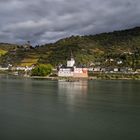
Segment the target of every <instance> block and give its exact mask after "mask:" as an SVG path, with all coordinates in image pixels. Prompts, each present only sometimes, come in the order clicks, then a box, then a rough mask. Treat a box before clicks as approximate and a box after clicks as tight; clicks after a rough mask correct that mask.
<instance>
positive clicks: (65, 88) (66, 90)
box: [58, 81, 88, 105]
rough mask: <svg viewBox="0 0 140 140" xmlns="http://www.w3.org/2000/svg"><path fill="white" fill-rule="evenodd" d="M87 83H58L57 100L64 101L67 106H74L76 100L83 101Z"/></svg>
mask: <svg viewBox="0 0 140 140" xmlns="http://www.w3.org/2000/svg"><path fill="white" fill-rule="evenodd" d="M87 89H88V81H79V82H64V81H58V95H59V99H60V100H61V99H62V98H63V99H62V100H64V98H65V100H66V102H67V104H69V105H75V104H76V103H77V100H78V101H79V99H81V100H82V99H85V98H86V96H87V93H88V91H87Z"/></svg>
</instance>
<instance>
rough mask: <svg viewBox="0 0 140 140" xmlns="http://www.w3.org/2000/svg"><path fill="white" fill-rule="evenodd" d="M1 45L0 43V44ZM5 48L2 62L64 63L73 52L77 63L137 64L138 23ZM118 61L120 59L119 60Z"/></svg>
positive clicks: (139, 49) (139, 45)
mask: <svg viewBox="0 0 140 140" xmlns="http://www.w3.org/2000/svg"><path fill="white" fill-rule="evenodd" d="M1 48H3V47H1V45H0V49H1ZM6 48H9V47H6ZM13 49H14V48H13ZM3 50H4V49H3ZM9 50H10V51H9ZM6 51H7V53H5V54H3V55H2V56H1V57H0V63H1V64H7V63H12V64H13V65H22V66H24V65H32V64H35V63H51V64H53V65H54V66H57V65H58V64H61V63H63V64H65V63H66V60H67V59H69V58H70V55H71V52H72V53H73V55H74V57H75V59H76V62H77V65H86V66H89V65H93V66H94V65H96V66H118V67H123V66H125V67H126V66H128V67H134V68H135V67H139V66H140V27H136V28H133V29H129V30H123V31H115V32H111V33H102V34H98V35H87V36H71V37H69V38H64V39H61V40H59V41H57V42H56V43H52V44H45V45H42V46H36V47H35V48H34V49H33V48H32V49H29V50H24V49H21V48H17V49H16V51H15V52H12V51H11V49H6ZM118 61H122V62H123V63H122V64H118V63H117V62H118Z"/></svg>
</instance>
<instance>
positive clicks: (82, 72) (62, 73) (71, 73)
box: [58, 56, 88, 78]
mask: <svg viewBox="0 0 140 140" xmlns="http://www.w3.org/2000/svg"><path fill="white" fill-rule="evenodd" d="M58 76H59V77H75V78H87V77H88V70H87V68H77V67H76V66H75V60H74V58H73V57H72V56H71V59H70V60H68V61H67V66H66V67H63V66H62V67H60V68H59V70H58Z"/></svg>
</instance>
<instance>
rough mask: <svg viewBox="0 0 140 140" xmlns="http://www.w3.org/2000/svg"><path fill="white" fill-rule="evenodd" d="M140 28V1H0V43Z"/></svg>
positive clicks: (39, 42) (56, 38) (42, 40)
mask: <svg viewBox="0 0 140 140" xmlns="http://www.w3.org/2000/svg"><path fill="white" fill-rule="evenodd" d="M135 26H140V0H0V42H9V43H23V42H26V41H27V40H30V41H31V43H33V44H44V43H49V42H54V41H56V40H58V39H61V38H64V37H68V36H71V35H85V34H97V33H102V32H110V31H114V30H121V29H127V28H131V27H135Z"/></svg>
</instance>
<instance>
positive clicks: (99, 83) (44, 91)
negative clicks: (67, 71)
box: [0, 76, 140, 140]
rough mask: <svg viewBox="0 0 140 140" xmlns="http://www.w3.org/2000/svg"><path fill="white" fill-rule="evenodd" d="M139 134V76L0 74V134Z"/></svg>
mask: <svg viewBox="0 0 140 140" xmlns="http://www.w3.org/2000/svg"><path fill="white" fill-rule="evenodd" d="M57 139H59V140H139V139H140V81H129V80H128V81H127V80H122V81H121V80H120V81H119V80H118V81H117V80H114V81H109V80H108V81H104V80H93V81H80V82H62V81H61V82H58V81H48V80H39V79H22V78H15V77H8V76H7V77H6V76H1V77H0V140H57Z"/></svg>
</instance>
